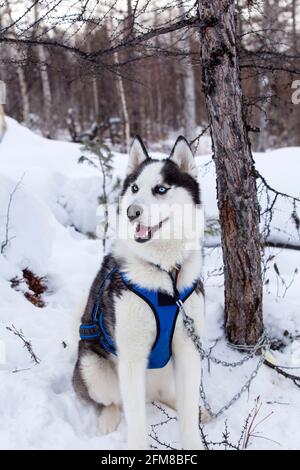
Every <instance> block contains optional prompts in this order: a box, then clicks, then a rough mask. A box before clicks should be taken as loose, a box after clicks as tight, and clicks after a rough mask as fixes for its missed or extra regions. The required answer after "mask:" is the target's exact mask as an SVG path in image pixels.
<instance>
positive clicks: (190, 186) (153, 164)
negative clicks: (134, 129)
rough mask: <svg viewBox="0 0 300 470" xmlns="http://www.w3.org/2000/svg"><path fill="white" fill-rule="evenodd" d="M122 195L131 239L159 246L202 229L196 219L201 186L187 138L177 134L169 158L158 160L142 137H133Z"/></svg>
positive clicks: (183, 238) (181, 238) (132, 241)
mask: <svg viewBox="0 0 300 470" xmlns="http://www.w3.org/2000/svg"><path fill="white" fill-rule="evenodd" d="M121 197H122V199H121V216H122V220H123V222H125V221H126V223H127V227H128V231H127V233H128V241H129V242H130V243H133V244H135V245H137V244H145V245H148V244H152V243H154V242H155V246H156V247H158V244H159V243H160V242H162V241H164V242H165V241H168V240H174V239H179V240H185V239H188V238H191V236H192V237H194V238H195V235H197V234H196V233H195V231H198V232H199V231H200V230H201V229H202V224H200V225H199V220H196V219H197V214H199V207H200V188H199V184H198V182H197V168H196V165H195V160H194V156H193V153H192V150H191V148H190V146H189V144H188V142H187V141H186V139H185V138H184V137H178V139H177V140H176V143H175V145H174V147H173V150H172V152H171V154H170V156H169V158H167V159H164V160H158V159H153V158H151V157H150V156H149V154H148V152H147V150H146V147H145V145H144V144H143V142H142V140H141V138H140V137H135V139H134V141H133V143H132V146H131V149H130V154H129V161H128V167H127V176H126V179H125V181H124V185H123V189H122V193H121ZM201 212H202V211H201ZM191 232H193V234H191ZM198 235H199V236H200V233H198ZM199 236H198V238H199Z"/></svg>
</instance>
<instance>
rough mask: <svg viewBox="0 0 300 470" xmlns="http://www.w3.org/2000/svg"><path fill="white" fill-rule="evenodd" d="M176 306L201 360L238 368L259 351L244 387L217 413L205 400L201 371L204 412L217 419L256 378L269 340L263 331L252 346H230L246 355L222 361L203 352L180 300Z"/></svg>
mask: <svg viewBox="0 0 300 470" xmlns="http://www.w3.org/2000/svg"><path fill="white" fill-rule="evenodd" d="M176 304H177V306H178V307H179V310H180V312H181V313H182V319H183V324H184V326H185V329H186V332H187V335H188V336H189V337H190V338H191V340H192V341H193V343H194V345H195V347H196V349H197V351H198V352H199V354H200V356H201V359H209V360H210V361H212V362H213V363H215V364H218V365H221V366H223V367H238V366H241V365H243V364H245V363H246V362H247V361H249V360H250V359H252V358H253V357H254V356H255V355H256V354H257V352H258V351H261V356H260V358H259V361H258V363H257V365H256V367H255V369H254V370H253V372H252V373H251V375H250V377H249V378H248V380H247V381H246V382H245V383H244V385H243V386H242V388H241V389H240V391H239V392H238V393H236V394H235V395H234V396H233V397H232V398H231V400H230V401H229V402H228V403H227V404H226V405H224V406H223V407H222V408H221V409H220V410H219V411H218V412H213V411H212V409H211V406H210V404H209V402H208V400H207V397H206V393H205V391H204V386H203V370H202V371H201V382H200V388H199V391H200V397H201V399H202V401H203V404H204V406H205V408H206V410H207V411H208V413H209V414H210V416H211V417H212V418H218V417H219V416H220V415H221V414H222V413H224V411H226V410H228V408H230V407H231V406H232V405H233V404H234V403H235V402H236V401H237V400H238V399H239V398H240V397H241V395H242V394H243V393H244V392H246V391H247V390H248V388H249V386H250V384H251V382H252V381H253V379H254V378H255V377H256V376H257V374H258V371H259V369H260V367H261V366H262V364H263V363H264V360H265V357H266V354H267V352H268V351H269V349H270V341H269V338H268V336H267V334H266V332H265V331H264V332H263V334H262V335H261V337H260V338H259V340H258V342H257V343H256V344H255V345H254V346H242V345H237V346H232V345H231V347H233V348H235V349H243V350H245V349H248V350H250V352H249V353H248V354H246V355H245V356H244V357H243V358H242V359H240V360H239V361H235V362H228V361H223V360H221V359H219V358H217V357H215V356H213V355H212V354H211V351H210V352H207V351H205V349H204V348H203V346H202V342H201V340H200V337H199V336H198V335H197V333H196V330H195V326H194V320H193V318H191V317H190V316H188V315H187V314H186V312H185V309H184V306H183V303H182V301H181V300H180V299H178V300H177V301H176Z"/></svg>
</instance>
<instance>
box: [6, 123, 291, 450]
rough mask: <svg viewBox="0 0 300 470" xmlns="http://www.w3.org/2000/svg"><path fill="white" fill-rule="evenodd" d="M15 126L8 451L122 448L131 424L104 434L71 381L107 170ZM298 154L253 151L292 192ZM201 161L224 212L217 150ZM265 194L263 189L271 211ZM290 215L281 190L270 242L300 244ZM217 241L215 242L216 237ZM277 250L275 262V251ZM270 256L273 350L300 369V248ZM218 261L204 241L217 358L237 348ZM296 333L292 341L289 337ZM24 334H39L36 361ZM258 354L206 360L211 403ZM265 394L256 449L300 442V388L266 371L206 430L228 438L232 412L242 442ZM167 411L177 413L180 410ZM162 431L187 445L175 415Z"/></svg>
mask: <svg viewBox="0 0 300 470" xmlns="http://www.w3.org/2000/svg"><path fill="white" fill-rule="evenodd" d="M7 122H8V130H7V133H6V134H5V137H4V139H3V141H2V142H1V143H0V244H1V246H2V254H0V302H1V304H0V309H1V312H0V381H1V387H0V402H1V420H0V423H1V424H0V448H2V449H73V448H74V449H75V448H78V449H105V448H106V449H107V448H109V449H123V448H125V445H126V443H125V423H124V420H123V421H122V423H121V424H120V426H119V429H118V430H117V431H116V432H115V433H113V434H111V435H108V436H100V435H98V431H97V416H96V414H95V412H94V410H93V409H92V408H90V407H88V406H86V405H83V404H82V403H80V402H79V401H78V399H77V398H76V397H75V394H74V392H73V389H72V384H71V376H72V370H73V367H74V362H75V360H76V348H77V339H78V326H79V317H80V315H81V311H82V308H83V306H84V302H85V299H86V296H87V292H88V289H89V287H90V284H91V281H92V279H93V276H94V275H95V273H96V270H97V269H98V267H99V265H100V263H101V259H102V256H103V253H102V244H101V242H100V241H99V240H92V239H89V238H88V237H87V236H86V234H87V233H89V232H92V233H93V232H94V231H95V226H96V222H97V219H96V208H97V204H98V197H99V195H100V193H101V178H100V175H99V174H98V172H97V171H96V170H95V169H93V168H91V167H89V166H87V165H82V164H81V165H79V164H78V159H79V157H80V156H81V154H82V151H81V148H80V145H77V144H73V143H68V142H57V141H51V140H47V139H44V138H42V137H40V136H37V135H35V134H33V133H32V132H30V131H29V130H28V129H25V128H24V127H22V126H21V125H19V124H18V123H17V122H16V121H14V120H13V119H9V118H8V119H7ZM299 150H300V149H297V148H284V149H279V150H275V151H272V152H267V153H265V154H256V155H255V161H256V165H257V169H258V170H259V171H260V172H261V173H262V175H263V176H264V177H265V178H266V180H267V181H268V183H269V184H270V185H271V186H273V187H275V188H276V189H278V190H280V191H282V192H288V193H289V194H293V195H295V196H297V195H298V196H299V176H298V175H299V170H300V160H299ZM155 156H158V157H160V156H162V155H160V154H156V155H155ZM126 161H127V159H126V156H125V155H122V154H117V153H116V154H115V159H114V166H115V174H116V175H118V176H120V177H123V176H124V172H125V168H126ZM197 165H198V167H199V177H200V183H201V190H202V200H203V202H204V205H205V210H206V214H207V217H208V218H209V219H215V218H216V217H217V204H216V193H215V174H214V166H213V163H212V161H211V157H210V156H199V157H197ZM266 202H267V201H266V196H265V195H262V196H261V199H260V204H261V206H262V208H264V207H265V206H266ZM291 213H292V207H291V204H290V203H288V202H286V201H285V200H284V199H281V198H278V200H277V202H276V205H275V212H274V218H273V220H272V223H271V232H270V240H272V241H281V242H285V243H286V242H292V243H294V244H299V231H297V227H296V224H295V222H294V220H293V218H292V217H291ZM213 242H214V243H215V242H217V237H214V239H213ZM274 255H276V258H272V257H273V256H274ZM266 257H271V261H270V263H269V269H268V270H267V271H266V274H265V284H266V285H265V300H264V302H265V303H264V312H265V323H266V326H267V328H268V331H269V333H270V335H271V336H272V337H276V338H278V340H280V341H281V342H282V344H286V348H285V349H282V350H278V351H277V352H274V353H273V355H274V357H275V360H276V361H277V363H279V364H289V365H292V366H296V365H298V366H299V365H300V341H299V339H298V340H297V339H295V338H296V337H297V336H298V337H299V334H300V333H299V330H300V318H299V307H300V300H299V293H298V290H299V288H298V286H299V281H300V275H299V268H300V253H299V252H297V251H291V250H274V249H271V248H268V249H267V251H266ZM274 263H276V269H275V267H274ZM221 265H222V259H221V252H220V249H219V248H218V247H217V248H207V249H206V252H205V266H204V273H203V274H204V280H205V285H206V292H207V314H206V317H207V328H206V338H205V341H206V345H207V346H212V345H213V344H215V340H216V339H217V338H221V339H219V340H218V341H217V344H216V346H215V348H214V352H215V355H219V356H222V357H225V358H227V359H228V360H230V359H235V358H237V357H238V356H237V353H235V352H233V351H231V350H229V348H228V347H227V346H226V343H225V341H224V339H223V330H222V299H223V279H222V275H221V271H220V268H221ZM297 268H298V272H297V271H296V270H297ZM26 269H27V270H30V272H32V273H33V274H34V275H35V276H36V277H37V278H38V279H40V278H42V279H43V282H45V283H46V286H47V290H46V292H45V293H44V294H43V301H44V303H45V307H44V308H39V307H38V306H37V305H34V304H33V303H31V302H30V301H29V300H28V297H26V296H24V294H26V293H28V291H29V287H28V285H27V284H26V281H25V279H24V270H26ZM278 272H279V275H278ZM16 333H19V334H16ZM22 335H23V339H22ZM291 337H293V338H294V339H295V340H294V341H291ZM24 341H29V342H30V344H31V348H32V350H33V351H34V353H35V357H36V358H37V359H38V361H36V360H34V359H33V357H32V355H31V354H30V352H29V349H28V344H27V347H26V344H24ZM255 362H256V360H255V359H254V360H253V361H251V362H250V363H247V365H245V366H243V367H242V368H237V369H232V370H231V369H223V368H220V367H216V366H213V367H212V368H211V372H210V373H209V371H208V367H207V364H204V365H203V367H204V383H205V388H206V392H207V394H208V396H209V398H210V401H211V403H212V408H213V410H218V409H219V408H220V407H221V406H222V405H223V404H224V403H226V402H228V401H229V400H230V398H231V397H232V396H233V395H234V394H235V393H236V392H237V391H238V390H239V388H240V386H241V383H243V382H245V380H246V378H247V377H248V376H249V374H250V373H251V371H252V370H253V369H254V367H255ZM258 396H259V397H260V402H261V410H260V414H259V418H260V419H262V418H264V417H265V416H268V415H269V413H272V414H271V415H270V416H269V417H268V418H267V419H266V420H264V422H263V424H261V425H260V426H259V427H258V430H257V431H258V435H256V436H254V437H252V438H251V439H250V443H249V448H253V449H254V448H257V449H261V448H275V449H278V448H290V449H295V448H299V442H300V434H299V419H300V395H299V391H298V389H297V388H296V387H295V386H294V384H292V383H291V382H288V381H287V380H285V379H283V378H281V377H280V376H277V375H276V373H275V372H273V371H271V370H270V369H267V368H265V367H263V368H262V369H261V370H260V372H259V375H258V377H257V378H256V380H255V381H254V382H253V383H252V385H251V387H250V390H249V394H246V395H243V397H242V398H241V399H240V400H239V401H238V402H237V403H235V404H234V406H233V407H232V408H230V409H229V410H228V411H227V412H226V413H225V414H224V415H223V416H222V417H221V418H219V419H218V420H217V421H212V422H211V423H209V424H207V425H206V426H205V432H206V433H207V434H208V436H209V439H210V440H212V441H220V440H222V432H223V431H224V423H225V419H227V420H228V428H229V431H230V433H231V439H232V441H234V442H237V440H238V438H239V435H240V432H241V430H242V426H243V424H244V421H245V419H246V417H247V415H248V413H249V412H250V411H251V410H252V408H253V407H254V406H255V403H256V400H257V397H258ZM148 411H149V433H150V436H151V430H152V428H151V425H155V423H158V422H161V421H162V418H163V416H162V415H161V412H160V411H159V409H157V408H155V407H153V406H152V405H149V407H148ZM169 413H170V415H171V416H175V415H174V413H173V412H172V411H169ZM260 419H259V420H260ZM159 433H160V437H161V441H162V442H168V443H169V444H170V445H171V446H173V447H174V448H178V446H179V443H178V432H177V422H176V420H175V419H172V420H170V421H169V422H168V423H167V424H165V425H163V426H161V427H160V429H159ZM259 433H261V434H259ZM151 439H152V438H151V437H150V443H153V441H151ZM156 445H157V443H156ZM162 448H163V446H162Z"/></svg>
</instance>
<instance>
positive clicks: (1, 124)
mask: <svg viewBox="0 0 300 470" xmlns="http://www.w3.org/2000/svg"><path fill="white" fill-rule="evenodd" d="M0 88H1V82H0ZM5 131H6V122H5V115H4V108H3V105H2V104H1V89H0V142H1V140H2V139H3V137H4V134H5Z"/></svg>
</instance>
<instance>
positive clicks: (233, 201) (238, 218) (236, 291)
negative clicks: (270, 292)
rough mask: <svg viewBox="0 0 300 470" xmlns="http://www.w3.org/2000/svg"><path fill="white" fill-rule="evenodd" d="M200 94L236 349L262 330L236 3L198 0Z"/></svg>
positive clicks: (253, 193)
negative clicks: (209, 144)
mask: <svg viewBox="0 0 300 470" xmlns="http://www.w3.org/2000/svg"><path fill="white" fill-rule="evenodd" d="M198 5H199V15H200V33H201V43H202V44H201V46H202V47H201V60H202V67H203V90H204V94H205V100H206V106H207V112H208V116H209V121H210V129H211V136H212V142H213V154H214V155H213V158H214V162H215V166H216V175H217V196H218V208H219V214H220V225H221V231H222V235H221V239H222V250H223V261H224V278H225V279H224V283H225V328H226V333H227V336H228V339H229V341H230V342H232V343H235V344H248V345H250V344H254V343H256V342H257V340H258V338H259V336H260V335H261V334H262V331H263V319H262V277H261V248H260V234H259V206H258V201H257V194H256V180H255V172H254V164H253V159H252V155H251V149H250V143H249V140H248V135H247V129H246V124H245V117H244V112H243V95H242V89H241V84H240V73H239V72H240V71H239V62H238V56H237V46H236V31H235V21H234V13H235V2H234V1H233V0H226V1H225V0H199V3H198Z"/></svg>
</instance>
